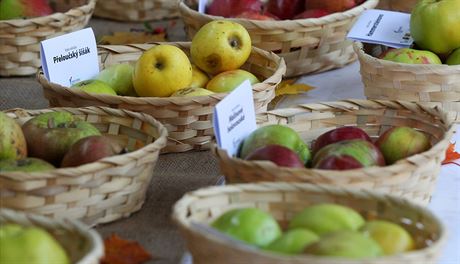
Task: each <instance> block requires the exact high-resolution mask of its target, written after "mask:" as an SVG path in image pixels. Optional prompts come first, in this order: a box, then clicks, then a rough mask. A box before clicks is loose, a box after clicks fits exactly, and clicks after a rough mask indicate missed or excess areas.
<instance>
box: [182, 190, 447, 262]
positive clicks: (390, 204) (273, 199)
mask: <svg viewBox="0 0 460 264" xmlns="http://www.w3.org/2000/svg"><path fill="white" fill-rule="evenodd" d="M325 202H326V203H337V204H342V205H345V206H349V207H351V208H354V209H355V210H357V211H358V212H359V213H361V214H362V215H363V217H364V218H365V219H375V218H378V219H385V220H389V221H392V222H394V223H399V224H401V225H403V226H404V227H405V229H406V230H408V231H409V232H410V233H411V235H412V236H413V237H414V240H415V241H416V243H417V248H418V249H417V250H414V251H411V252H407V253H404V254H398V255H395V256H388V257H380V258H375V259H367V260H348V261H347V260H345V259H340V258H327V257H315V256H311V255H298V256H283V255H275V254H273V253H269V252H265V251H262V250H256V249H253V248H250V247H247V246H245V244H243V243H235V242H233V243H229V241H228V240H225V238H224V237H223V236H221V235H217V234H216V233H215V232H213V229H210V228H207V226H208V224H209V223H210V222H211V221H213V220H214V219H215V218H216V217H218V216H219V215H221V214H222V213H223V212H225V211H227V210H230V209H233V208H244V207H258V208H260V209H262V210H264V211H266V212H268V213H270V214H272V215H273V216H274V217H275V219H277V220H278V221H279V222H280V224H281V226H286V224H287V223H288V221H289V220H290V219H291V218H292V216H293V215H294V214H295V213H297V212H299V211H301V210H302V209H303V208H305V207H307V206H309V205H312V204H318V203H325ZM173 219H174V220H175V222H176V223H177V224H178V225H179V228H180V231H181V233H182V236H183V237H184V238H185V240H186V242H187V247H188V249H189V250H190V252H191V254H192V256H193V263H220V264H221V263H222V264H223V263H248V261H249V260H250V263H261V264H271V263H273V264H275V263H276V264H280V263H283V264H297V263H298V264H300V263H309V264H389V263H391V264H421V263H423V264H428V263H432V264H435V263H436V260H437V258H438V256H439V254H440V252H441V249H442V247H443V245H444V244H445V240H446V233H445V230H444V227H443V225H442V223H441V222H440V220H439V219H437V218H436V217H435V216H434V215H433V214H432V213H431V212H430V211H428V210H427V209H425V208H422V207H420V206H418V205H415V204H413V203H410V202H409V201H407V200H405V199H401V198H398V197H395V196H390V195H383V194H378V193H374V192H368V191H356V190H355V191H353V190H351V189H340V188H337V187H332V186H329V187H328V186H324V185H311V184H306V183H286V182H284V183H258V184H239V185H230V186H223V187H210V188H209V187H208V188H206V189H201V190H197V191H194V192H191V193H188V194H186V195H185V196H184V197H183V198H182V199H180V200H179V201H178V202H177V203H176V204H175V205H174V208H173ZM420 227H423V228H420ZM426 242H430V243H429V246H428V245H427V244H425V243H426Z"/></svg>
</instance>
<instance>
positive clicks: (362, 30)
mask: <svg viewBox="0 0 460 264" xmlns="http://www.w3.org/2000/svg"><path fill="white" fill-rule="evenodd" d="M347 37H348V38H349V39H352V40H357V41H361V42H366V43H374V44H382V45H385V46H389V47H393V48H408V47H410V46H411V45H412V43H413V42H414V41H413V39H412V37H411V36H410V14H407V13H401V12H394V11H386V10H378V9H371V10H366V11H364V12H363V13H362V14H361V16H360V17H359V18H358V20H357V21H356V23H355V24H354V25H353V27H352V28H351V30H350V32H349V33H348V35H347Z"/></svg>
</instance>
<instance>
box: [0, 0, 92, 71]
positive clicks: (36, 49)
mask: <svg viewBox="0 0 460 264" xmlns="http://www.w3.org/2000/svg"><path fill="white" fill-rule="evenodd" d="M57 2H59V1H57ZM70 2H71V6H74V8H72V9H70V10H68V11H67V12H65V13H61V12H56V13H53V14H51V15H49V16H43V17H36V18H30V19H12V20H0V76H24V75H31V74H35V73H36V72H37V70H38V68H39V67H40V66H41V61H40V42H41V41H43V40H45V39H48V38H53V37H56V36H59V35H62V34H65V33H70V32H72V31H76V30H79V29H82V28H84V27H85V26H86V24H87V23H88V21H89V19H90V18H91V15H92V14H93V11H94V6H95V4H96V0H86V1H85V4H83V5H82V4H81V0H71V1H70ZM73 2H75V4H72V3H73Z"/></svg>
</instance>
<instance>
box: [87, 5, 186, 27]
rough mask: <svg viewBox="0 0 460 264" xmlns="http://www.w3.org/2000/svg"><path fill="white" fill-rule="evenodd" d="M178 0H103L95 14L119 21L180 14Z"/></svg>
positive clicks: (170, 16) (154, 18)
mask: <svg viewBox="0 0 460 264" xmlns="http://www.w3.org/2000/svg"><path fill="white" fill-rule="evenodd" d="M178 4H179V1H178V0H101V1H99V2H98V3H97V5H96V10H95V11H94V15H95V16H98V17H103V18H109V19H113V20H119V21H129V22H141V21H149V20H160V19H169V18H175V17H178V16H179V10H178Z"/></svg>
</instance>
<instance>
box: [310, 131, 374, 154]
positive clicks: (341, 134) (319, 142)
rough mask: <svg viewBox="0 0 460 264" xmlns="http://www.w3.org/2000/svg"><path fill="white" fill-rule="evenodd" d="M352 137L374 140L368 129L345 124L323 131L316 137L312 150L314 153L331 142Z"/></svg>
mask: <svg viewBox="0 0 460 264" xmlns="http://www.w3.org/2000/svg"><path fill="white" fill-rule="evenodd" d="M350 139H363V140H366V141H369V142H372V140H371V138H370V137H369V135H368V134H367V133H366V131H364V130H362V129H361V128H359V127H354V126H343V127H338V128H335V129H332V130H329V131H328V132H326V133H323V134H321V135H320V136H319V137H318V138H316V140H315V142H314V143H313V144H312V151H313V153H317V152H318V151H319V150H320V149H321V148H323V147H325V146H327V145H329V144H332V143H336V142H339V141H343V140H350Z"/></svg>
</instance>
